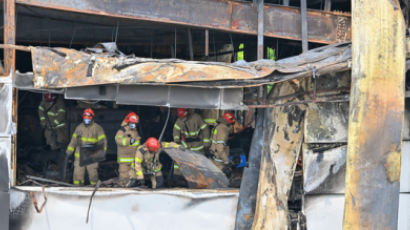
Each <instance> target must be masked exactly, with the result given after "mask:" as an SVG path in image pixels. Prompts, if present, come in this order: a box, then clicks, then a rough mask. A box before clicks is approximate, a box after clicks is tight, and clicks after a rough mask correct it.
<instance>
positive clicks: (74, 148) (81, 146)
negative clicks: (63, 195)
mask: <svg viewBox="0 0 410 230" xmlns="http://www.w3.org/2000/svg"><path fill="white" fill-rule="evenodd" d="M94 117H95V114H94V111H93V110H92V109H90V108H87V109H85V110H84V112H83V122H82V123H81V124H79V125H78V126H77V127H76V128H75V131H74V133H73V136H72V138H71V141H70V144H69V145H68V147H67V151H66V153H67V155H71V154H73V153H74V175H73V184H74V185H83V184H84V174H85V170H86V169H87V172H88V178H89V180H90V184H91V185H94V184H96V183H97V181H98V162H95V163H92V164H88V165H86V166H80V155H81V154H88V152H89V151H99V150H100V149H103V150H104V151H106V150H107V138H106V136H105V133H104V130H103V128H102V127H101V126H100V125H99V124H97V123H96V122H95V121H94ZM87 149H91V150H88V151H86V150H87Z"/></svg>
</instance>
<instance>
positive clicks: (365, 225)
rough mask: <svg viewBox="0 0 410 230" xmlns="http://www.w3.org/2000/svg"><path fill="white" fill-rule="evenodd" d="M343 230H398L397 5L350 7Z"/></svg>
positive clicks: (365, 0)
mask: <svg viewBox="0 0 410 230" xmlns="http://www.w3.org/2000/svg"><path fill="white" fill-rule="evenodd" d="M352 13H353V17H352V18H353V24H352V30H353V32H352V34H353V37H352V42H353V45H352V89H351V98H350V112H349V129H348V149H347V162H346V192H345V209H344V220H343V229H344V230H351V229H397V220H398V209H399V187H400V166H401V163H400V162H401V139H402V129H403V117H404V82H405V59H406V55H405V52H406V49H405V48H406V47H405V22H404V18H403V15H402V12H401V10H400V4H399V1H398V0H361V1H352Z"/></svg>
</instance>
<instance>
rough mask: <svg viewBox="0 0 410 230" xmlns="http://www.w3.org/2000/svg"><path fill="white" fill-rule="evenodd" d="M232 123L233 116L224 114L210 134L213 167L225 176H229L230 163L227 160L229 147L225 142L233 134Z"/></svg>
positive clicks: (228, 113)
mask: <svg viewBox="0 0 410 230" xmlns="http://www.w3.org/2000/svg"><path fill="white" fill-rule="evenodd" d="M234 123H235V115H234V114H233V113H231V112H226V113H224V114H223V116H222V117H221V118H219V119H218V125H217V126H216V127H215V128H214V129H213V130H212V132H211V147H210V153H211V154H212V157H211V158H212V160H213V162H214V163H215V165H216V166H217V167H218V168H219V169H221V170H222V171H223V172H224V173H225V174H227V175H229V174H230V171H231V163H230V161H229V159H228V157H229V146H228V145H227V142H228V138H229V135H230V134H232V133H233V124H234Z"/></svg>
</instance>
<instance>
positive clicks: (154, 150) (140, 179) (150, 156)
mask: <svg viewBox="0 0 410 230" xmlns="http://www.w3.org/2000/svg"><path fill="white" fill-rule="evenodd" d="M160 153H161V147H160V144H159V142H158V140H157V139H156V138H155V137H150V138H148V139H147V141H146V142H145V144H144V145H141V146H139V147H138V148H137V151H136V153H135V175H136V180H131V183H130V187H134V186H141V185H144V184H145V181H144V175H145V176H148V178H149V179H150V180H151V184H152V188H153V189H155V188H158V187H161V186H162V185H163V183H164V178H163V176H162V172H161V170H162V164H161V163H160V162H159V154H160Z"/></svg>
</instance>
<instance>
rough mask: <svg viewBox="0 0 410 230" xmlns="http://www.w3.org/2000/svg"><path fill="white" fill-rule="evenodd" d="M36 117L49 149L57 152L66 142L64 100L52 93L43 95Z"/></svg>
mask: <svg viewBox="0 0 410 230" xmlns="http://www.w3.org/2000/svg"><path fill="white" fill-rule="evenodd" d="M38 116H39V118H40V125H41V127H42V128H43V129H44V137H45V138H46V143H47V145H49V146H50V149H51V150H57V149H59V148H61V147H62V146H65V145H66V144H67V141H68V135H67V134H68V132H67V126H66V111H65V105H64V100H63V99H62V98H61V97H57V96H56V95H55V94H52V93H46V94H44V97H43V100H42V101H41V103H40V105H39V106H38Z"/></svg>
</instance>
